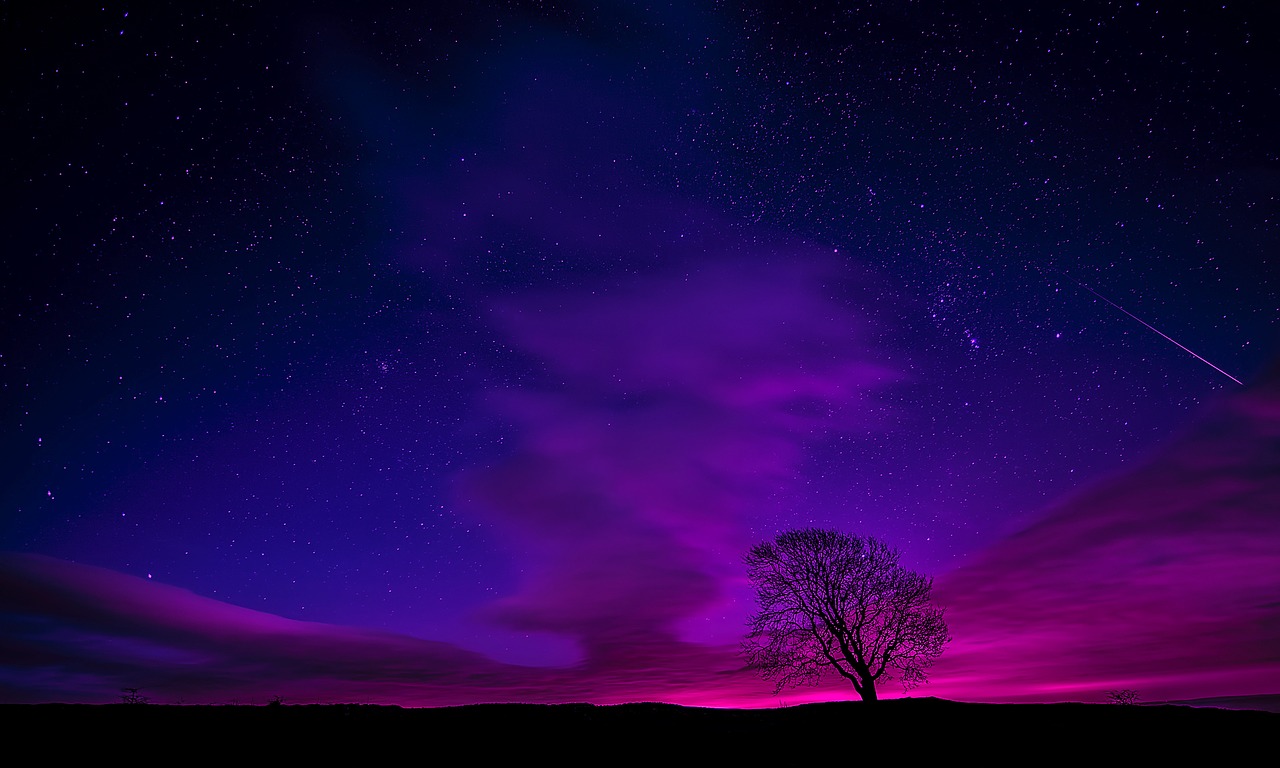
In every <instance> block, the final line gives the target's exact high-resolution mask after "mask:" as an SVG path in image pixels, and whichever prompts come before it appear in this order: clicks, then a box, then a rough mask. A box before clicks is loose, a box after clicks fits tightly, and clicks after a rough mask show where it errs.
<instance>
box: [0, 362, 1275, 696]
mask: <svg viewBox="0 0 1280 768" xmlns="http://www.w3.org/2000/svg"><path fill="white" fill-rule="evenodd" d="M1278 382H1280V378H1277V377H1276V376H1275V375H1272V376H1270V377H1267V378H1264V379H1263V380H1260V381H1259V382H1256V383H1255V384H1254V385H1253V387H1252V388H1251V389H1250V390H1248V391H1247V392H1242V393H1240V394H1238V395H1235V396H1233V397H1231V398H1225V399H1223V400H1222V401H1221V402H1218V403H1216V404H1215V405H1214V407H1213V408H1211V409H1210V412H1209V413H1207V414H1206V415H1205V416H1204V418H1203V419H1201V420H1199V421H1198V422H1197V423H1196V424H1195V425H1193V426H1192V427H1191V428H1189V429H1188V430H1187V431H1186V432H1185V434H1183V435H1182V436H1180V437H1179V438H1178V439H1177V440H1175V441H1174V442H1173V443H1172V444H1171V445H1170V446H1168V447H1167V448H1165V449H1163V450H1161V451H1159V452H1158V453H1157V454H1156V455H1154V456H1152V457H1150V458H1149V459H1148V460H1146V461H1144V462H1141V464H1140V465H1139V466H1137V467H1134V468H1132V469H1130V470H1128V471H1125V472H1123V473H1120V474H1118V475H1117V476H1115V477H1112V478H1110V479H1106V480H1104V481H1101V482H1099V483H1097V484H1096V485H1094V486H1092V487H1090V488H1088V489H1086V490H1083V491H1081V492H1079V493H1077V494H1075V495H1073V496H1072V497H1071V498H1068V499H1065V500H1063V501H1062V502H1060V503H1058V504H1056V505H1054V506H1053V507H1052V508H1051V509H1050V510H1048V511H1047V512H1046V513H1045V514H1044V515H1043V517H1042V518H1041V519H1040V520H1038V521H1037V522H1036V523H1035V524H1034V525H1032V526H1030V527H1029V528H1028V529H1027V530H1025V531H1022V532H1020V533H1018V534H1016V535H1013V536H1011V537H1009V538H1008V539H1006V540H1005V541H1002V542H1000V543H999V544H997V545H995V546H993V547H991V548H988V549H987V550H985V551H984V552H983V553H981V554H980V555H979V556H977V557H975V558H974V560H973V561H972V562H970V563H968V564H966V565H965V566H963V567H961V568H958V569H957V570H955V571H953V572H951V573H948V574H945V575H943V576H941V577H939V578H938V580H937V582H936V597H937V599H938V602H939V603H940V604H942V605H944V606H946V608H947V619H948V622H949V625H950V628H951V631H952V634H953V635H954V637H955V641H954V642H953V643H952V644H951V645H950V646H949V647H948V649H947V652H946V653H945V654H944V656H943V657H942V659H941V660H940V661H939V663H938V664H937V665H936V666H935V668H934V670H933V673H932V681H931V682H930V683H928V684H926V685H925V686H924V687H922V688H919V689H916V690H915V691H913V692H912V695H933V696H941V697H944V698H954V699H959V700H966V701H997V702H999V701H1026V702H1041V701H1101V700H1103V696H1104V695H1105V692H1107V691H1110V690H1117V689H1122V688H1128V689H1134V690H1138V691H1140V692H1141V693H1142V695H1143V697H1144V698H1145V700H1148V701H1152V700H1164V699H1181V698H1192V697H1196V696H1213V695H1221V694H1222V692H1223V691H1232V692H1233V693H1234V695H1252V694H1268V693H1273V692H1274V691H1275V690H1277V689H1280V657H1278V656H1277V654H1276V650H1275V649H1276V648H1277V647H1280V621H1278V620H1277V617H1276V612H1275V600H1274V596H1275V594H1276V592H1277V588H1280V555H1278V554H1277V552H1276V550H1275V548H1274V547H1273V546H1270V542H1273V541H1274V540H1275V539H1276V537H1277V535H1278V534H1280V531H1277V527H1278V526H1280V521H1278V520H1277V518H1276V516H1275V514H1274V510H1275V509H1276V505H1277V502H1280V498H1278V496H1280V482H1278V481H1277V477H1276V475H1275V473H1274V471H1273V468H1274V466H1275V462H1276V460H1277V455H1276V440H1277V435H1278V434H1280V387H1278V386H1277V383H1278ZM571 431H572V430H571ZM605 431H606V432H607V430H605ZM537 434H541V433H537ZM556 434H559V433H558V432H557V433H556ZM588 434H590V435H592V436H598V435H599V434H600V432H598V431H589V432H588ZM554 436H555V435H548V436H547V442H548V443H550V444H554V445H560V446H564V443H560V442H556V441H555V440H554V439H553V438H554ZM534 442H535V443H536V444H537V445H539V446H543V445H545V444H544V443H543V442H542V441H534ZM570 442H572V441H570ZM529 454H530V455H528V456H526V455H525V453H524V452H521V453H519V454H517V455H518V456H519V457H520V458H518V459H515V458H513V459H512V460H511V461H512V462H514V463H515V464H521V463H524V462H525V461H528V462H531V463H536V462H537V460H538V459H537V457H538V455H539V454H537V453H536V452H534V451H532V449H530V451H529ZM566 455H567V456H576V450H572V449H566V450H563V451H557V452H552V455H551V457H544V458H543V461H545V462H546V464H547V466H545V467H543V468H541V469H542V471H530V472H528V473H525V474H521V475H520V477H521V478H522V480H521V482H520V483H518V484H516V485H518V486H520V487H523V486H525V485H528V486H529V487H530V488H532V489H533V490H531V491H530V492H529V493H512V494H511V495H510V496H499V497H498V498H496V499H495V500H494V501H493V502H492V503H493V504H494V505H495V506H496V507H501V508H508V505H509V508H510V511H509V512H508V515H509V517H510V520H509V522H508V521H504V522H503V523H502V525H503V526H504V528H506V529H507V530H509V531H510V533H511V535H512V536H513V537H514V540H516V541H520V542H525V543H529V542H530V537H531V536H532V542H531V543H530V546H529V549H530V550H531V551H532V553H531V554H528V555H526V556H524V557H523V558H522V562H523V563H524V566H525V568H524V570H525V573H526V582H525V583H522V584H521V590H520V591H519V592H518V593H516V594H515V595H513V596H511V597H508V598H504V599H501V600H499V601H497V602H496V604H495V605H493V606H491V607H490V609H489V610H491V611H492V614H493V615H494V616H495V617H496V619H497V620H498V621H502V622H506V623H509V624H512V625H513V626H516V627H517V628H519V629H522V630H533V631H551V632H557V633H563V634H567V635H570V636H572V637H574V638H577V639H578V641H579V644H580V647H581V648H582V651H583V655H582V656H581V657H580V658H578V659H576V660H574V662H573V663H570V664H566V665H564V666H563V667H541V668H537V667H527V666H517V665H508V664H502V663H500V662H496V661H494V660H492V659H488V658H485V657H484V656H483V655H480V654H476V653H473V652H468V651H465V650H463V649H460V648H458V647H455V646H452V645H450V644H447V643H439V642H432V641H430V640H424V639H419V638H413V637H408V636H404V635H397V634H391V633H386V632H378V631H373V630H368V629H360V628H354V627H342V626H334V625H329V624H319V623H310V622H300V621H293V620H289V619H283V618H280V617H278V616H273V615H270V614H265V613H260V612H256V611H251V610H247V609H244V608H239V607H236V606H232V605H228V604H226V603H221V602H217V601H214V600H210V599H208V598H203V597H200V596H197V595H195V594H193V593H191V592H189V591H186V590H182V589H178V588H174V587H170V586H167V585H164V584H158V583H154V582H151V581H148V580H146V579H140V578H137V577H132V576H126V575H123V574H119V573H115V572H112V571H108V570H104V569H99V568H95V567H92V566H85V565H78V564H74V563H69V562H65V561H61V560H56V559H52V558H48V557H45V556H41V555H25V554H10V555H6V556H5V557H4V560H3V571H0V573H3V578H2V580H0V586H2V589H0V595H3V598H4V602H3V604H0V608H2V609H3V612H4V615H5V616H6V617H7V619H6V621H7V623H8V627H7V632H6V637H7V639H6V642H5V655H6V657H7V658H8V659H9V660H10V663H9V666H8V669H7V671H6V675H5V682H4V693H5V697H6V698H7V699H9V700H15V701H41V700H50V698H52V699H54V700H63V701H88V702H95V701H100V700H101V697H102V691H103V690H104V689H105V690H111V689H113V688H114V687H118V686H124V685H128V686H130V687H140V688H144V689H146V690H148V691H151V692H153V693H156V694H159V698H160V699H162V700H164V701H166V702H168V703H175V702H178V701H181V702H184V703H192V704H194V703H226V702H229V701H240V702H243V703H262V702H265V701H268V700H270V699H271V698H273V697H275V696H282V697H284V698H285V699H287V700H289V701H291V702H294V703H302V702H320V703H323V702H335V701H342V702H369V703H393V704H403V705H407V706H438V705H456V704H465V703H474V702H486V701H490V702H491V701H531V702H572V701H593V702H596V703H602V704H604V703H619V702H625V701H669V702H675V703H683V704H689V705H696V706H748V707H757V706H778V705H779V704H782V703H798V702H800V701H806V700H824V699H830V698H845V697H848V695H849V692H848V691H846V690H844V688H843V686H841V685H839V684H834V685H824V686H822V687H820V688H813V689H808V688H802V689H793V690H790V691H785V692H783V693H782V694H780V695H774V694H773V693H772V691H771V690H770V689H768V688H767V687H766V686H765V685H764V684H763V683H762V682H761V681H760V680H759V679H758V678H757V677H756V676H755V675H754V674H753V673H752V672H750V671H749V670H744V669H743V668H742V662H741V657H740V656H738V654H737V648H736V645H733V644H729V645H715V644H706V643H703V642H693V641H688V640H685V639H682V638H681V637H679V636H678V633H677V632H675V631H673V628H674V627H675V626H676V625H677V624H678V623H679V621H680V620H681V619H685V618H688V617H689V616H692V615H697V614H699V613H701V612H704V611H706V610H707V609H708V607H709V606H710V605H711V604H713V603H714V602H715V598H716V597H717V596H718V595H726V594H733V593H735V592H737V591H738V588H739V587H740V584H737V583H736V582H738V581H740V579H741V577H740V575H735V574H734V572H733V571H734V569H733V568H732V567H731V565H730V564H729V563H727V562H726V560H727V559H728V558H726V557H725V556H724V555H723V553H722V551H721V550H720V549H718V548H717V546H714V544H721V543H723V546H724V547H726V548H731V549H732V548H735V547H734V542H733V539H734V538H735V537H734V536H733V535H729V534H727V533H726V531H731V530H734V529H735V528H740V527H741V524H740V523H738V524H735V523H734V522H733V520H735V517H734V516H733V515H731V514H728V513H722V514H721V515H720V516H719V518H718V519H717V518H716V516H714V515H710V514H708V515H706V518H705V519H701V518H700V519H696V520H694V521H686V522H685V523H684V524H681V525H676V524H675V523H673V522H672V521H671V520H670V519H669V516H664V515H663V514H661V513H660V512H655V511H653V509H652V508H650V507H648V506H647V505H646V502H647V501H648V500H649V499H651V498H658V499H666V500H668V503H672V502H670V500H669V496H668V494H670V493H673V492H672V491H671V490H670V489H669V488H668V487H666V486H665V484H660V487H659V488H658V489H656V490H655V491H654V494H653V495H652V496H650V495H649V494H644V493H639V494H637V495H636V496H635V497H632V496H630V495H625V494H624V495H621V496H619V498H617V499H613V500H612V501H610V499H611V496H610V495H609V494H608V493H606V492H604V491H601V492H599V493H598V494H591V493H586V492H582V493H576V494H575V493H572V492H570V491H569V490H567V489H568V488H591V487H592V484H591V482H590V481H589V480H588V479H586V478H583V479H580V480H578V481H576V482H573V483H569V484H567V485H566V486H561V485H559V484H558V483H557V479H558V474H557V473H558V471H563V470H558V467H559V466H560V465H559V464H558V463H557V462H558V459H557V458H556V457H560V459H559V460H564V457H565V456H566ZM567 463H568V466H574V467H576V466H580V465H581V463H582V462H580V461H577V460H569V461H568V462H567ZM604 463H605V464H606V466H607V462H604ZM615 469H616V468H615ZM495 472H496V474H495V475H492V476H490V478H489V480H486V479H481V480H480V481H479V484H480V485H483V484H484V483H485V482H487V481H492V478H494V477H500V476H504V475H505V474H506V473H509V472H513V473H517V474H519V472H518V470H517V469H513V468H511V467H508V466H505V465H504V466H503V467H501V468H500V469H498V470H495ZM659 476H660V477H667V476H668V473H665V472H662V473H659ZM719 476H720V473H714V472H713V473H711V474H710V475H709V477H719ZM702 482H703V483H709V482H710V481H709V480H706V479H705V478H704V479H703V480H702ZM690 484H693V483H692V481H691V483H690ZM690 484H684V485H680V484H677V488H678V490H679V492H680V494H679V498H685V497H684V496H683V494H684V493H688V492H689V485H690ZM693 485H694V486H695V488H696V487H697V484H693ZM498 487H504V488H511V487H512V484H511V483H507V482H502V483H498ZM607 487H608V488H610V489H612V488H616V487H618V484H616V483H613V482H611V483H608V484H607ZM712 487H714V488H720V487H721V486H719V485H715V484H713V485H712ZM730 487H732V485H730ZM707 493H708V492H706V491H703V492H700V493H696V494H694V496H695V497H696V498H701V497H702V496H703V495H706V494H707ZM710 495H711V496H713V497H715V498H719V495H717V494H710ZM727 498H729V499H733V498H735V496H734V494H732V493H728V494H727ZM627 499H632V500H631V501H627ZM549 500H556V502H555V503H550V501H549ZM601 504H603V505H605V508H604V509H600V508H598V505H601ZM725 504H726V505H729V506H732V504H730V503H729V502H725ZM658 506H659V507H661V505H658ZM707 506H709V507H710V508H713V509H714V508H716V505H714V504H710V505H707ZM565 509H571V510H575V509H576V510H594V511H592V512H590V514H588V513H586V512H581V513H579V514H576V515H575V514H570V513H568V512H563V511H562V510H565ZM532 517H536V518H537V519H531V518H532ZM682 519H684V518H682ZM531 531H533V532H537V535H532V534H531ZM690 531H693V532H695V533H696V535H693V536H692V543H688V542H689V536H690ZM725 540H727V542H725ZM708 542H710V544H708ZM583 550H585V552H583ZM884 694H885V696H886V697H890V698H892V697H896V696H899V695H903V693H902V691H900V690H897V689H896V688H894V687H892V686H886V690H885V692H884Z"/></svg>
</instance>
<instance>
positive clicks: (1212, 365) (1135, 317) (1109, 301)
mask: <svg viewBox="0 0 1280 768" xmlns="http://www.w3.org/2000/svg"><path fill="white" fill-rule="evenodd" d="M1054 271H1055V272H1058V273H1060V274H1061V275H1062V276H1063V277H1065V278H1067V279H1068V280H1070V281H1071V282H1073V283H1075V284H1076V285H1078V286H1080V287H1081V288H1083V289H1085V290H1086V291H1088V292H1089V293H1092V294H1093V295H1094V296H1097V297H1098V298H1100V299H1102V300H1103V301H1105V302H1107V303H1108V304H1110V305H1111V306H1113V307H1115V308H1116V309H1118V310H1120V311H1121V312H1123V313H1125V314H1126V315H1128V316H1129V317H1132V318H1133V319H1134V320H1137V321H1138V322H1140V323H1142V324H1143V325H1145V326H1146V327H1148V328H1150V329H1151V330H1152V331H1155V332H1156V333H1158V334H1160V337H1161V338H1163V339H1164V340H1165V341H1168V342H1169V343H1171V344H1173V345H1174V346H1176V347H1177V348H1178V349H1181V350H1182V351H1183V352H1186V353H1187V354H1188V355H1191V356H1192V357H1194V358H1195V359H1197V360H1199V361H1200V362H1202V363H1204V364H1205V365H1207V366H1209V367H1210V368H1212V369H1213V370H1215V371H1217V372H1218V373H1220V374H1222V375H1223V376H1226V377H1227V378H1228V379H1231V380H1232V381H1234V382H1235V383H1237V384H1239V385H1240V386H1242V387H1243V386H1244V382H1243V381H1241V380H1239V379H1237V378H1236V377H1235V376H1232V375H1231V374H1229V373H1227V372H1226V371H1224V370H1222V369H1221V368H1219V367H1218V366H1216V365H1214V364H1213V363H1211V362H1209V361H1208V360H1205V359H1204V358H1203V357H1201V356H1199V355H1197V354H1196V353H1195V352H1192V351H1191V350H1189V349H1187V348H1186V347H1184V346H1183V345H1181V344H1179V343H1178V342H1177V341H1175V340H1174V339H1172V338H1170V337H1169V335H1168V334H1166V333H1164V332H1163V331H1161V330H1160V329H1159V328H1156V327H1155V326H1154V325H1152V324H1151V323H1148V322H1147V321H1146V320H1143V319H1142V318H1140V317H1138V316H1137V315H1135V314H1133V313H1132V312H1130V311H1129V310H1127V309H1125V308H1124V307H1122V306H1120V305H1119V304H1117V303H1115V302H1114V301H1112V300H1111V299H1108V298H1107V297H1106V296H1103V295H1102V294H1100V293H1098V292H1097V291H1095V290H1093V289H1092V288H1090V287H1089V286H1087V285H1085V284H1084V283H1082V282H1080V281H1079V280H1077V279H1075V278H1074V277H1072V276H1071V275H1068V274H1067V273H1066V272H1063V271H1062V270H1060V269H1056V270H1054Z"/></svg>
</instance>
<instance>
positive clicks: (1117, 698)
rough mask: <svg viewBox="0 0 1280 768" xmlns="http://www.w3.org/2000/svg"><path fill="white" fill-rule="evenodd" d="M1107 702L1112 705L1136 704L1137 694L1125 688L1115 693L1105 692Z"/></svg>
mask: <svg viewBox="0 0 1280 768" xmlns="http://www.w3.org/2000/svg"><path fill="white" fill-rule="evenodd" d="M1107 700H1108V701H1110V702H1111V703H1112V704H1124V705H1129V704H1137V703H1138V692H1137V691H1135V690H1133V689H1132V688H1125V689H1122V690H1117V691H1107Z"/></svg>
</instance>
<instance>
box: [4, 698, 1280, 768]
mask: <svg viewBox="0 0 1280 768" xmlns="http://www.w3.org/2000/svg"><path fill="white" fill-rule="evenodd" d="M0 718H3V720H0V722H3V723H4V724H5V727H6V730H7V731H8V733H10V734H11V743H16V742H20V741H23V740H29V739H32V738H34V737H35V735H37V734H46V735H52V734H57V735H56V736H48V737H46V738H48V741H47V742H46V747H47V749H46V750H45V753H46V754H50V755H53V754H57V755H59V756H62V757H73V756H80V757H84V758H86V759H92V758H94V757H95V756H96V757H98V758H103V759H105V758H107V757H108V756H114V758H115V759H119V758H128V757H129V756H132V757H133V758H135V759H143V758H145V759H146V761H147V762H152V761H154V760H156V759H160V758H171V759H176V760H178V761H180V762H186V761H188V760H189V759H191V758H193V757H200V758H203V759H202V760H201V762H202V763H203V762H204V761H205V760H211V759H217V760H224V761H225V760H236V761H237V762H239V761H244V760H247V761H249V762H251V763H254V764H257V763H261V762H265V761H266V760H281V761H286V760H294V759H316V760H323V761H325V762H333V761H334V760H336V759H343V760H346V759H350V760H352V761H355V762H358V763H359V764H364V765H371V764H377V763H378V762H381V760H382V759H383V758H385V759H387V760H392V759H396V761H397V762H399V761H400V760H404V759H410V760H411V762H414V763H419V762H420V763H422V764H439V763H443V764H446V765H457V764H469V763H472V762H478V763H482V764H485V765H488V764H490V763H491V762H492V761H493V760H503V761H506V760H521V761H527V760H533V759H535V758H539V759H544V758H551V759H553V760H557V761H570V762H575V763H578V762H581V763H584V764H585V763H592V764H614V763H618V764H627V765H632V764H645V763H652V762H656V761H657V760H664V759H672V760H682V759H687V758H688V757H690V756H703V757H708V758H715V760H716V762H717V764H727V763H726V762H725V761H732V762H734V763H735V764H741V765H757V764H760V763H761V762H762V761H766V760H767V761H774V760H779V761H781V762H783V763H784V764H798V763H803V762H808V761H810V760H818V759H821V760H822V761H824V762H825V761H827V760H830V759H835V760H838V761H839V762H840V763H850V762H862V761H864V760H874V761H875V762H877V763H879V764H896V763H907V764H915V763H916V762H917V761H918V760H919V759H922V758H938V759H946V758H958V757H977V758H982V759H984V760H985V761H986V762H987V764H992V763H995V764H1038V763H1042V762H1052V763H1054V764H1060V763H1061V761H1063V760H1076V759H1079V760H1089V761H1090V762H1098V761H1106V762H1114V761H1116V760H1120V759H1124V760H1141V761H1142V762H1143V764H1150V761H1154V760H1161V761H1164V760H1171V761H1174V762H1176V763H1177V764H1187V761H1188V760H1189V759H1192V758H1195V759H1196V760H1201V759H1203V760H1206V761H1210V762H1211V763H1212V764H1215V765H1236V764H1250V763H1253V762H1263V763H1266V762H1268V761H1269V760H1271V759H1274V749H1275V743H1276V737H1277V736H1278V735H1280V713H1278V712H1271V711H1264V710H1241V709H1223V708H1217V707H1201V706H1187V705H1177V704H1161V705H1116V704H1083V703H1062V704H973V703H963V702H954V701H947V700H942V699H934V698H920V699H912V698H907V699H893V700H886V701H881V702H877V703H871V704H869V703H864V702H856V701H851V702H837V703H823V704H805V705H799V706H794V707H785V708H778V709H711V708H699V707H686V706H677V705H670V704H655V703H635V704H620V705H610V706H598V705H591V704H555V705H545V704H478V705H467V706H457V707H439V708H405V707H397V706H380V705H366V704H327V705H287V704H275V705H268V706H247V705H201V706H189V705H187V706H178V705H156V704H143V705H131V704H105V705H88V704H24V705H5V706H3V707H0ZM115 759H112V760H109V761H108V762H115V761H116V760H115Z"/></svg>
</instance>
